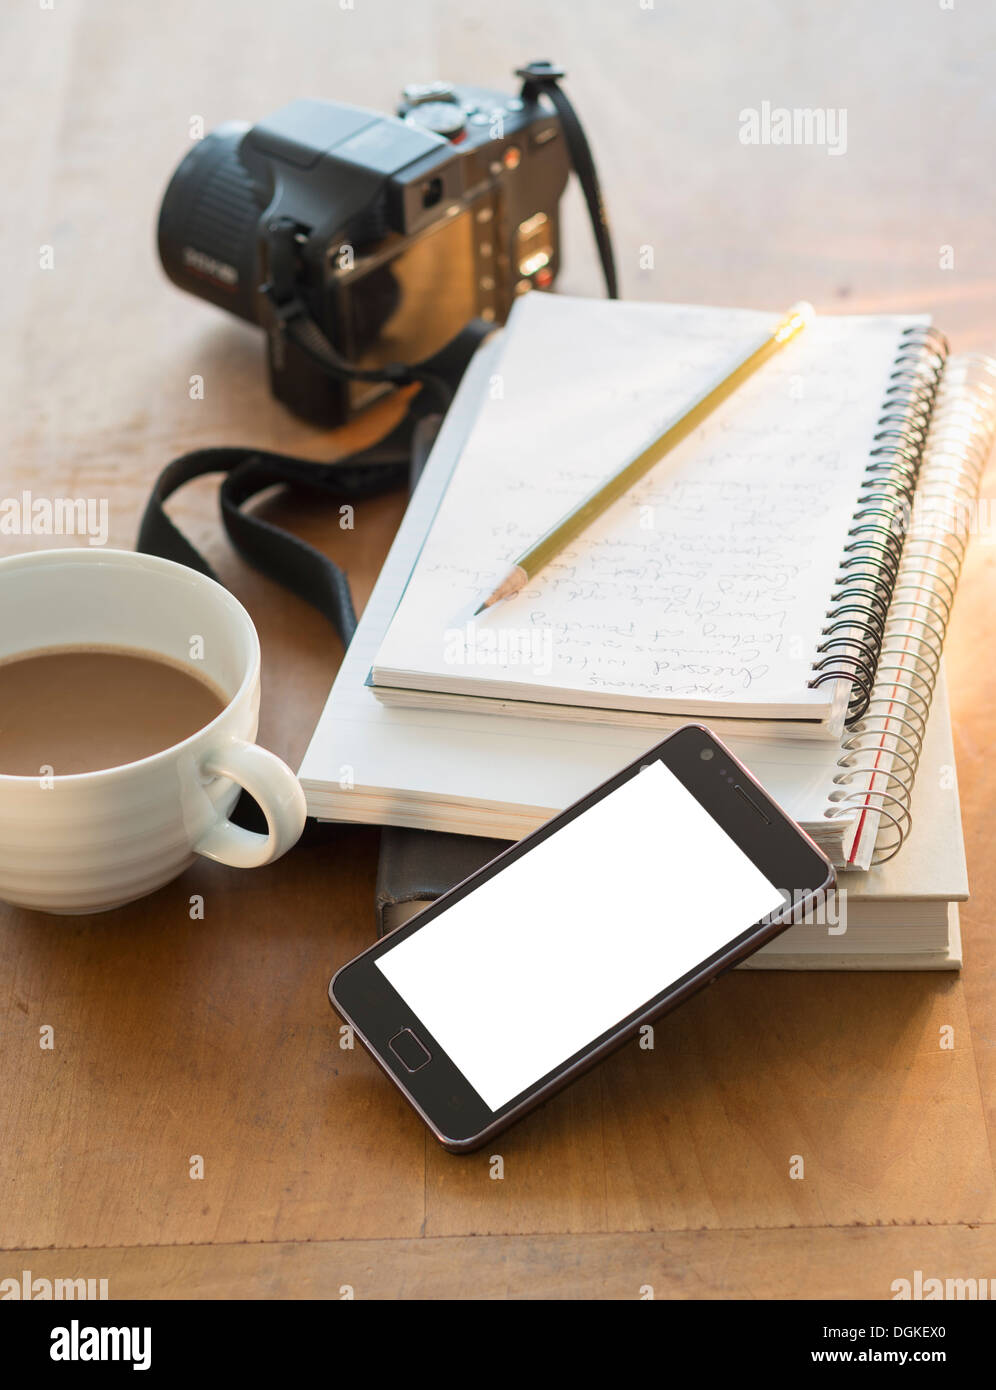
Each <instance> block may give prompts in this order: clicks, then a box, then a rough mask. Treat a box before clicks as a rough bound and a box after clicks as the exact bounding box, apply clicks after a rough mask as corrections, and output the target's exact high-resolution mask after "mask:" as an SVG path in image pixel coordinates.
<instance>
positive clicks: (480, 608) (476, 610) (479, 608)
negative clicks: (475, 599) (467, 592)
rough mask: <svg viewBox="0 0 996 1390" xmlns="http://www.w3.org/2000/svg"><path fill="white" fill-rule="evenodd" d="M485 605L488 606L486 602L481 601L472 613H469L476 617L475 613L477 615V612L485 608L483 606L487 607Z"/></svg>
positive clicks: (481, 611)
mask: <svg viewBox="0 0 996 1390" xmlns="http://www.w3.org/2000/svg"><path fill="white" fill-rule="evenodd" d="M487 606H488V605H487V604H486V603H482V604H481V605H480V606H479V607H477V608H475V609H474V611H473V613H472V614H471V616H472V617H474V618H476V617H477V615H478V613H483V612H484V610H485V608H487Z"/></svg>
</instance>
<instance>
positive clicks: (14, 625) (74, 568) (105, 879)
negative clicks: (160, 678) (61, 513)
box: [0, 548, 305, 913]
mask: <svg viewBox="0 0 996 1390" xmlns="http://www.w3.org/2000/svg"><path fill="white" fill-rule="evenodd" d="M64 648H76V649H80V648H83V649H92V650H95V651H105V650H114V651H130V652H135V653H139V654H141V655H143V656H145V657H149V658H155V659H158V660H161V661H164V662H166V663H169V664H171V665H173V666H174V667H175V666H181V667H185V668H186V669H187V670H189V672H190V673H191V674H193V675H197V676H198V677H199V678H200V679H201V680H202V681H204V682H205V683H208V684H209V685H210V686H211V687H212V688H213V689H214V690H215V691H216V692H217V693H218V697H219V698H218V700H217V701H216V704H215V707H216V708H217V707H219V706H221V705H222V704H223V707H222V708H221V712H220V713H218V714H217V715H216V717H214V718H211V719H210V721H209V722H208V723H207V724H205V725H204V727H203V728H199V729H197V730H196V731H195V732H194V733H192V734H191V735H190V736H189V737H186V738H184V739H182V740H181V741H180V742H177V743H175V744H173V745H172V746H168V747H164V748H162V749H161V750H159V751H157V752H153V753H151V754H150V755H149V756H147V757H141V758H138V759H136V760H134V761H131V762H126V763H123V764H121V765H120V766H114V767H102V768H99V769H98V770H95V771H88V772H81V773H75V774H68V775H60V774H59V771H58V768H50V769H45V768H41V769H39V775H38V776H25V775H10V774H7V773H4V772H3V771H2V767H0V899H2V900H3V901H5V902H8V903H12V904H15V905H17V906H20V907H26V908H35V909H38V910H40V911H44V912H54V913H90V912H102V911H105V910H107V909H109V908H114V907H119V906H121V905H122V904H124V903H127V902H132V901H134V900H135V899H136V898H141V897H144V896H145V895H146V894H147V893H151V892H153V891H154V890H155V889H157V888H160V887H162V885H163V884H165V883H169V882H170V881H171V880H172V879H174V878H176V877H177V875H178V874H180V873H182V872H183V871H184V869H186V868H187V867H188V866H189V865H190V864H191V863H192V862H193V861H194V860H195V859H196V857H197V856H198V855H204V856H205V857H206V858H208V859H215V860H218V861H219V862H220V863H222V864H230V865H233V866H235V867H237V868H254V867H257V866H260V865H263V864H269V863H271V862H272V861H273V860H274V859H277V858H279V857H280V855H282V854H284V853H285V852H286V851H287V850H288V849H290V848H291V846H292V845H294V844H295V842H296V841H297V839H298V837H299V836H300V834H301V831H302V829H303V827H304V821H305V803H304V793H303V792H302V790H301V785H300V783H299V782H298V780H297V778H296V777H295V776H294V774H293V772H291V770H290V768H289V767H287V765H286V764H285V763H283V762H281V760H280V759H279V758H277V757H275V756H274V754H273V753H269V752H267V751H266V750H265V749H262V748H260V747H259V746H258V745H257V744H256V742H255V737H256V730H257V726H258V723H259V698H260V650H259V639H258V637H257V635H256V629H255V628H254V626H253V623H252V620H251V618H250V617H249V614H248V613H247V612H246V610H245V609H244V608H243V607H242V605H241V604H240V603H239V602H238V600H237V599H236V598H234V597H233V596H232V595H231V594H230V593H229V592H228V591H227V590H226V589H223V588H222V587H221V585H220V584H217V583H216V582H215V581H214V580H213V579H209V578H207V577H206V576H205V575H203V574H199V573H198V572H197V571H195V570H192V569H188V568H187V567H186V566H184V565H178V564H174V563H173V562H172V561H170V560H163V559H159V558H158V557H155V556H149V555H140V554H136V553H134V552H132V551H124V550H104V549H100V550H97V549H82V548H81V549H72V548H67V549H61V550H43V551H36V552H32V553H29V554H24V555H15V556H10V557H7V558H5V559H2V560H0V662H6V661H9V660H11V659H12V658H17V657H19V656H21V655H22V654H24V655H27V654H29V653H33V652H38V651H56V652H57V651H59V650H60V649H64ZM2 717H3V716H2V711H0V719H2ZM243 788H244V789H245V790H246V791H248V792H249V794H250V795H251V796H252V797H254V798H255V800H256V801H257V802H258V803H259V806H260V808H261V810H262V812H263V815H264V816H265V818H266V824H267V831H266V834H262V833H257V832H255V831H251V830H246V829H243V828H242V827H241V826H237V825H235V824H233V822H232V821H231V820H230V819H229V813H230V812H231V811H232V809H233V807H234V805H235V802H236V800H237V798H238V796H239V793H240V791H241V790H242V789H243Z"/></svg>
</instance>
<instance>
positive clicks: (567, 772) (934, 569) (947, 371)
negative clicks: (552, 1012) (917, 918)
mask: <svg viewBox="0 0 996 1390" xmlns="http://www.w3.org/2000/svg"><path fill="white" fill-rule="evenodd" d="M899 331H900V332H901V331H902V329H900V330H899ZM502 347H503V341H502V339H501V338H500V337H499V338H498V339H497V340H494V341H491V342H489V343H488V344H486V345H485V347H484V348H482V349H481V350H480V351H479V352H478V354H477V356H476V357H475V359H474V361H473V362H472V363H471V366H470V368H469V369H468V371H467V373H466V375H465V377H464V380H463V382H462V384H461V387H460V390H459V392H458V394H457V398H456V400H455V402H454V404H453V406H452V407H451V409H450V411H449V412H448V414H447V416H446V420H445V422H444V424H443V427H442V430H441V432H440V435H439V438H438V440H437V442H436V444H435V447H434V448H433V451H432V455H431V457H430V459H429V461H428V463H427V465H426V468H425V471H424V473H423V475H422V478H421V481H420V482H419V485H418V487H417V489H416V491H415V493H414V496H413V498H412V501H411V503H410V505H409V507H408V510H407V512H406V514H405V518H404V520H403V522H402V525H401V527H400V529H399V531H398V534H397V537H396V539H395V542H394V544H393V546H392V548H391V551H390V554H389V556H388V558H387V561H386V562H385V565H384V567H383V569H382V571H381V574H380V577H379V579H378V581H377V584H376V587H375V589H374V592H373V594H372V596H371V598H370V600H369V602H368V604H367V607H366V609H365V610H364V613H363V615H362V618H361V620H360V624H359V628H358V630H357V633H356V636H355V637H354V639H353V642H352V643H351V645H350V647H349V648H348V650H347V652H346V655H345V658H344V660H343V663H342V666H341V668H340V671H339V674H338V676H337V678H336V681H335V684H334V685H333V688H332V691H331V693H330V695H329V699H328V701H327V703H326V706H325V710H324V712H323V714H322V716H321V719H320V720H319V723H318V726H317V728H316V729H315V732H314V735H313V737H312V740H311V743H310V746H309V748H308V751H307V753H306V755H305V758H304V760H303V762H302V765H301V768H300V774H299V775H300V777H301V780H302V783H303V785H304V789H305V793H306V796H307V800H308V809H309V812H310V813H311V814H312V815H314V816H318V817H320V818H327V819H337V820H348V821H358V822H363V823H367V824H373V825H377V824H387V825H398V826H409V827H413V828H424V829H430V830H443V831H452V832H456V833H463V834H471V835H484V836H489V837H493V838H497V839H507V840H512V839H518V838H520V837H521V836H522V835H524V834H526V833H528V832H529V831H530V830H533V829H535V828H536V827H537V826H538V825H540V824H542V822H543V821H544V820H546V819H547V818H548V817H549V816H551V815H552V814H554V813H555V812H556V811H559V810H562V809H563V808H564V807H565V806H568V805H569V804H570V803H571V802H573V801H575V800H577V799H578V798H579V797H581V796H583V795H584V794H585V793H586V792H587V791H589V790H590V789H591V788H592V787H593V786H595V785H597V784H598V783H599V782H600V781H603V780H604V779H605V778H607V777H609V776H611V775H612V773H613V772H615V771H617V770H618V769H619V768H620V767H622V766H624V765H625V764H626V763H627V762H630V761H632V760H633V759H634V758H637V757H639V756H640V754H641V753H642V752H644V751H645V750H646V748H647V747H649V746H650V745H651V744H652V743H654V742H655V741H656V740H657V738H658V737H659V736H660V735H659V734H658V732H657V731H656V730H648V729H646V728H640V727H634V726H626V725H615V724H601V723H596V724H590V725H579V724H577V723H574V722H572V721H569V720H558V719H555V718H549V717H546V711H545V710H544V711H543V714H542V715H541V716H538V717H530V718H524V717H521V716H519V715H510V714H508V713H505V712H497V713H495V712H492V710H493V708H494V707H493V706H488V705H484V704H483V703H475V704H473V705H469V706H466V707H462V708H460V709H447V708H439V707H432V708H429V707H425V708H417V707H412V706H410V705H393V704H387V703H385V702H384V701H383V700H381V699H378V698H377V695H376V694H375V693H374V691H373V690H372V689H371V687H370V685H369V684H368V679H367V678H368V675H369V672H370V669H371V666H372V664H373V663H374V660H375V658H376V657H377V654H378V652H379V651H380V650H381V648H382V645H383V642H384V637H385V635H386V633H387V630H388V628H389V627H390V626H391V624H392V620H393V619H394V617H395V615H396V613H397V612H398V611H399V605H400V604H401V601H402V596H403V594H404V593H405V591H406V587H407V586H408V584H409V579H410V577H411V575H412V572H413V570H414V568H415V566H416V562H417V561H418V560H419V559H420V557H424V555H425V541H426V537H427V535H428V533H429V531H430V528H431V527H432V524H433V521H434V519H435V518H436V517H437V516H438V515H439V514H440V511H441V504H442V503H443V500H444V498H445V496H446V494H447V488H448V485H449V483H450V480H451V478H452V477H453V475H454V472H455V470H456V468H457V467H458V466H459V462H460V460H461V459H462V458H463V457H464V454H465V447H466V444H467V442H468V438H469V436H470V434H471V432H472V430H473V428H474V425H475V422H476V421H477V420H478V418H479V416H480V413H481V410H482V408H484V406H486V402H487V400H488V399H489V398H490V396H491V393H492V392H493V391H494V390H495V383H496V380H500V379H501V374H502V373H501V367H502V361H503V359H502ZM891 370H895V371H897V372H898V373H899V376H898V377H897V378H896V380H895V381H894V382H892V383H890V384H891V385H901V386H906V387H908V391H907V394H906V397H905V398H906V399H907V400H909V401H915V400H922V402H923V405H924V406H927V405H928V404H929V405H931V406H932V411H931V415H932V418H931V422H930V424H929V434H928V436H927V438H925V440H924V441H923V447H922V448H920V449H919V450H914V449H911V448H910V446H908V445H906V446H904V447H905V449H906V454H907V455H908V458H906V457H904V458H902V459H900V460H899V461H892V462H891V463H890V468H889V471H886V470H885V469H882V470H881V471H880V477H881V478H882V485H881V487H880V489H878V490H880V491H881V493H882V494H883V501H882V502H881V510H882V511H883V512H885V514H886V515H887V516H890V517H891V516H892V515H893V513H892V511H891V510H890V499H891V498H897V499H898V498H905V497H906V496H907V495H908V491H907V489H908V483H907V480H906V476H905V475H906V473H907V471H908V468H911V467H913V466H914V464H915V466H916V469H917V471H918V472H919V474H920V486H919V489H918V491H917V492H916V494H915V497H914V505H913V508H912V512H911V517H912V525H911V527H910V529H909V534H908V535H907V537H906V545H905V548H903V549H902V550H901V558H900V561H899V563H898V564H897V565H894V568H895V582H894V583H893V584H892V598H891V602H889V603H887V604H884V603H883V599H882V596H881V595H880V594H879V592H878V589H877V588H876V589H874V590H872V589H871V588H870V592H871V593H872V594H873V595H874V598H875V605H874V606H872V605H869V606H868V607H867V609H863V610H862V613H863V616H865V617H866V619H867V615H868V614H871V618H870V619H867V620H868V622H869V625H870V627H871V629H872V631H873V636H874V637H875V638H876V639H877V647H878V662H877V666H878V672H879V675H878V678H877V679H876V680H875V682H874V683H873V684H872V685H871V686H870V687H869V688H868V690H867V699H865V698H864V695H865V692H864V691H862V692H861V693H862V700H861V705H862V706H863V710H861V711H860V712H859V713H858V714H857V715H856V717H854V718H852V720H851V722H850V724H849V726H848V728H847V729H846V731H845V733H844V736H843V739H842V740H841V741H839V742H832V741H830V740H829V739H825V738H797V737H796V738H792V737H787V736H785V735H780V736H774V735H772V734H771V733H770V732H768V730H769V726H767V725H765V724H764V723H763V721H760V720H754V721H740V722H736V721H728V723H727V722H726V721H719V720H712V719H710V721H709V722H710V723H712V724H714V726H715V727H716V728H717V729H719V730H720V731H721V732H722V733H723V736H724V737H725V738H726V739H727V741H728V742H729V743H730V744H731V746H732V747H733V750H734V752H735V753H736V754H737V756H739V757H740V758H741V759H742V760H743V761H744V762H745V763H746V764H747V765H748V766H749V767H750V768H751V770H752V771H753V772H754V774H755V775H756V776H757V777H758V779H759V780H760V781H761V782H762V784H763V785H765V786H766V787H767V789H768V790H769V791H770V793H771V795H772V796H773V797H774V798H775V799H776V800H777V801H778V802H779V803H780V804H781V805H782V806H783V807H784V808H785V810H786V811H787V812H788V813H789V814H790V815H791V816H793V817H794V818H795V819H796V820H797V821H799V822H800V823H801V824H802V825H803V826H804V828H805V829H806V830H808V831H809V833H810V834H811V835H813V837H814V838H815V839H816V840H817V842H818V843H819V844H820V845H821V847H822V848H824V850H825V851H826V852H827V853H828V854H829V855H830V856H831V857H832V858H833V859H834V861H835V862H836V863H837V864H838V865H840V866H848V867H854V868H867V867H868V865H869V864H871V863H872V862H873V861H874V862H878V861H880V860H882V859H885V858H888V857H890V856H891V855H892V854H894V853H895V851H896V849H898V847H899V844H900V843H901V842H902V840H903V838H904V837H905V835H906V833H907V831H908V828H909V823H910V818H909V801H910V795H911V791H912V786H913V779H914V777H915V775H916V770H917V763H918V759H919V747H920V743H921V741H922V738H923V733H924V729H925V727H926V716H927V712H928V710H929V706H930V703H931V697H932V693H933V688H934V682H935V681H936V679H937V673H938V669H939V654H940V650H941V645H942V643H943V639H944V633H945V628H946V624H947V617H948V614H949V612H950V606H951V601H952V599H953V594H954V585H955V583H956V582H957V571H958V568H959V567H960V557H961V554H962V553H963V550H964V546H965V544H966V539H967V536H968V533H969V530H970V527H971V520H972V505H973V503H974V499H975V497H976V496H977V491H978V484H979V481H980V478H981V472H982V468H983V465H984V463H985V460H986V457H987V455H988V452H989V448H990V445H991V443H992V439H993V434H994V430H996V412H994V395H993V387H994V385H996V363H994V362H993V360H992V359H990V358H985V357H981V356H979V357H971V356H964V357H956V358H952V359H951V360H950V361H949V362H948V363H947V365H946V367H945V368H944V370H943V372H940V373H938V376H939V378H940V385H939V388H935V386H934V384H933V373H932V372H931V371H930V370H929V368H928V369H927V374H926V379H921V373H922V372H923V371H924V369H923V368H920V367H919V366H918V364H917V363H916V362H913V363H911V364H910V365H907V366H901V367H899V368H893V369H891ZM885 389H886V390H888V389H889V386H886V388H885ZM898 395H899V393H898V392H896V393H894V396H893V399H895V397H896V396H898ZM935 395H936V404H934V399H935ZM876 418H877V417H876ZM883 428H885V429H888V428H890V426H889V425H885V426H884V427H883ZM882 442H884V441H879V443H882ZM874 447H877V445H876V446H874ZM880 461H881V462H882V463H887V462H890V461H889V460H887V458H886V456H884V455H883V456H880ZM904 483H906V486H904ZM875 490H876V489H874V488H873V487H871V486H869V487H867V488H866V489H865V492H866V493H867V494H869V501H868V503H867V506H868V515H867V516H866V517H864V518H859V524H860V523H861V521H862V520H874V510H877V509H878V508H879V506H880V503H879V501H878V499H876V498H875V497H874V496H873V493H874V491H875ZM868 534H873V533H868ZM881 545H882V546H883V547H887V548H889V553H890V554H893V553H894V550H893V549H892V548H891V547H890V543H889V542H888V541H887V540H886V539H885V538H884V537H883V539H882V541H881ZM869 587H870V586H869ZM842 616H845V617H846V616H847V615H842ZM838 620H840V619H838ZM829 640H833V638H830V639H829ZM832 650H834V651H836V650H837V649H836V648H834V649H832ZM828 654H829V653H828ZM680 722H681V721H680V719H676V721H675V723H680ZM759 732H760V733H763V734H765V736H763V737H759V736H757V735H758V733H759Z"/></svg>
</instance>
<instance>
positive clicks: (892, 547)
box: [809, 325, 948, 727]
mask: <svg viewBox="0 0 996 1390" xmlns="http://www.w3.org/2000/svg"><path fill="white" fill-rule="evenodd" d="M947 355H948V345H947V341H946V340H945V338H944V336H943V335H942V334H941V333H939V332H938V331H937V329H936V328H931V327H927V326H921V325H915V326H913V327H910V328H906V329H904V330H903V333H902V335H901V338H900V344H899V351H898V353H897V355H896V359H895V362H894V363H893V370H892V373H891V375H890V377H889V385H888V387H887V388H886V392H885V398H884V400H883V402H882V410H881V414H880V415H879V419H878V422H877V425H876V428H875V435H874V438H873V441H872V450H871V454H870V457H869V461H868V467H867V469H866V470H865V478H864V482H863V483H862V485H861V490H860V492H859V494H858V507H857V510H856V511H855V513H854V518H853V524H852V526H851V529H850V530H849V531H848V543H847V545H846V546H845V547H844V559H843V561H842V563H841V566H840V569H839V571H838V574H837V578H836V581H835V588H834V592H833V593H832V595H831V599H830V602H831V607H830V609H829V611H828V612H827V615H826V616H827V625H826V627H824V629H823V631H822V633H821V634H820V635H821V637H822V641H821V642H820V645H819V646H818V647H817V649H816V655H817V660H816V661H815V662H814V663H813V667H812V678H811V679H810V681H809V686H810V688H811V689H815V688H816V687H818V686H821V685H826V684H828V683H830V682H834V681H848V682H849V683H850V686H851V694H850V698H849V699H848V703H847V714H846V719H845V722H846V724H847V726H848V727H851V726H853V724H854V723H855V722H856V721H858V720H859V719H861V717H862V715H864V714H865V712H866V711H867V709H868V706H869V703H870V701H871V698H872V690H873V687H874V685H875V680H876V673H877V671H878V665H879V654H880V651H881V647H882V642H883V640H884V637H885V624H886V617H887V614H888V610H889V603H890V600H891V598H892V594H893V591H894V589H895V586H896V583H897V580H898V576H899V568H900V563H901V560H902V552H903V532H904V530H905V526H906V520H907V516H908V513H909V510H910V508H911V506H912V504H913V495H914V492H915V490H916V485H917V478H918V475H919V472H920V467H921V460H922V458H923V450H924V445H925V444H926V440H927V432H928V428H929V425H930V419H931V413H932V411H933V408H934V400H935V396H936V393H937V389H938V383H939V382H940V379H941V373H942V372H943V370H944V364H945V361H946V359H947Z"/></svg>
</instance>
